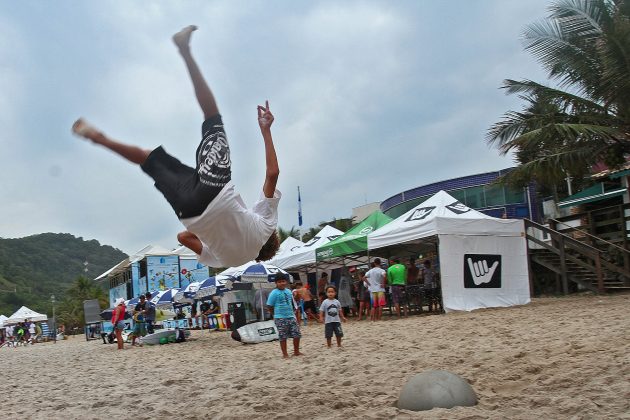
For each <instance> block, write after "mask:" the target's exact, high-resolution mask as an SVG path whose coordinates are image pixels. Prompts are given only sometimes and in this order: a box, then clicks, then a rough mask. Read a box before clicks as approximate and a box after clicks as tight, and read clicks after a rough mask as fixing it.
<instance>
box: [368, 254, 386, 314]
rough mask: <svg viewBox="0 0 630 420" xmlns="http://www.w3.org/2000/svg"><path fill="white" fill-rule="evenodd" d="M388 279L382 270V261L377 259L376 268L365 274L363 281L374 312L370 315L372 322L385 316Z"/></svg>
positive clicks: (375, 261) (375, 260)
mask: <svg viewBox="0 0 630 420" xmlns="http://www.w3.org/2000/svg"><path fill="white" fill-rule="evenodd" d="M386 278H387V273H385V270H383V269H382V268H381V259H380V258H375V259H374V267H373V268H371V269H370V270H369V271H368V272H367V273H365V276H364V277H363V281H364V282H365V285H366V286H367V288H368V291H369V292H370V295H371V297H372V311H371V313H370V320H372V321H379V320H380V319H381V316H382V315H383V306H385V280H386Z"/></svg>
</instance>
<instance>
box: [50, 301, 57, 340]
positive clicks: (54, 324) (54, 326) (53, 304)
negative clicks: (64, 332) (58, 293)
mask: <svg viewBox="0 0 630 420" xmlns="http://www.w3.org/2000/svg"><path fill="white" fill-rule="evenodd" d="M50 301H51V302H52V307H53V336H54V342H55V344H56V343H57V320H56V319H55V295H50Z"/></svg>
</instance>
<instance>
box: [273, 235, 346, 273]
mask: <svg viewBox="0 0 630 420" xmlns="http://www.w3.org/2000/svg"><path fill="white" fill-rule="evenodd" d="M341 235H343V232H342V231H340V230H339V229H337V228H334V227H332V226H328V225H326V226H324V228H323V229H322V230H320V231H319V232H318V233H317V235H315V236H314V237H313V238H312V239H311V240H310V241H308V242H307V243H305V244H303V245H301V246H299V247H292V249H291V250H290V251H289V252H287V253H282V254H278V255H276V256H275V257H274V258H272V259H271V260H270V261H269V264H273V265H275V266H277V267H280V268H282V269H284V270H287V269H290V268H295V267H301V266H304V265H307V264H314V263H315V261H316V258H315V250H316V249H317V248H319V247H320V246H323V245H325V244H327V243H328V242H330V241H332V240H333V239H335V238H337V237H339V236H341Z"/></svg>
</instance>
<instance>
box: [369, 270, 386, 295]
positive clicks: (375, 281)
mask: <svg viewBox="0 0 630 420" xmlns="http://www.w3.org/2000/svg"><path fill="white" fill-rule="evenodd" d="M365 277H367V280H368V290H369V291H370V292H371V293H374V292H384V291H385V289H383V281H384V280H385V270H383V269H382V268H381V267H374V268H372V269H370V270H369V271H368V272H367V273H365Z"/></svg>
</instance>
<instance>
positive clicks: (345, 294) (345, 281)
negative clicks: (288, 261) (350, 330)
mask: <svg viewBox="0 0 630 420" xmlns="http://www.w3.org/2000/svg"><path fill="white" fill-rule="evenodd" d="M350 288H351V285H350V276H349V274H348V271H347V270H346V269H344V271H343V272H342V273H341V277H340V278H339V293H338V296H337V299H338V300H339V302H340V303H341V307H342V308H343V311H344V315H349V311H350V310H352V313H355V312H356V311H355V308H354V303H353V302H352V295H350ZM326 295H328V293H326Z"/></svg>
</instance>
